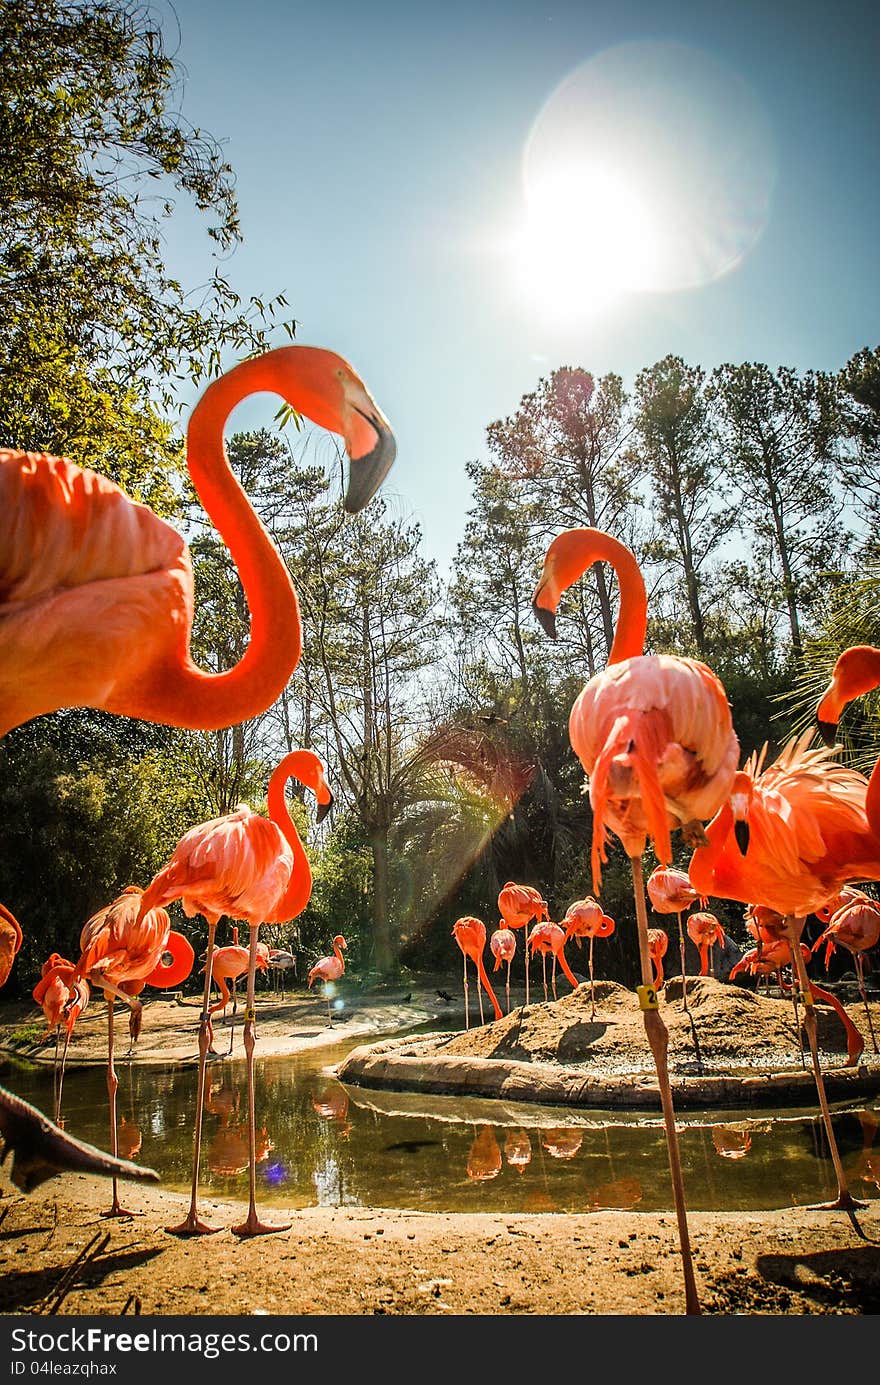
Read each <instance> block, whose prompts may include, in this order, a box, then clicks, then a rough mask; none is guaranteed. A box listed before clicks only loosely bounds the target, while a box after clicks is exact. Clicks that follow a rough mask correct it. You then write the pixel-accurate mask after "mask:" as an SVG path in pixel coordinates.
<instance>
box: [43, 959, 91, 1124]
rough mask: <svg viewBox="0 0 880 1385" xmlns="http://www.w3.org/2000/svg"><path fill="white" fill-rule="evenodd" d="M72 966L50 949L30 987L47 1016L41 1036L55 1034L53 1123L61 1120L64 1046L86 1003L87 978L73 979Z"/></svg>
mask: <svg viewBox="0 0 880 1385" xmlns="http://www.w3.org/2000/svg"><path fill="white" fill-rule="evenodd" d="M74 971H75V967H74V965H73V962H70V961H68V960H67V958H66V957H62V956H61V954H60V953H59V952H53V953H52V955H51V956H50V957H48V958H47V960H46V961H45V962H44V963H43V966H42V969H41V978H40V980H39V981H38V982H37V984H36V986H35V987H34V989H33V992H32V994H33V998H34V1000H35V1001H36V1003H37V1005H39V1007H40V1009H41V1010H42V1012H43V1014H44V1015H45V1017H46V1033H45V1034H44V1035H43V1042H44V1043H45V1042H46V1040H47V1039H49V1038H50V1037H51V1035H52V1034H53V1033H54V1035H55V1067H54V1073H55V1078H56V1091H55V1115H54V1120H55V1124H56V1125H60V1123H61V1088H62V1086H63V1085H64V1067H65V1064H66V1062H67V1048H68V1045H69V1043H70V1035H71V1033H72V1032H73V1026H74V1025H75V1024H76V1022H77V1020H78V1019H79V1017H80V1015H81V1014H82V1012H83V1010H85V1008H86V1006H87V1005H88V1003H89V994H90V993H89V986H88V982H87V981H82V980H76V979H75V978H74V975H73V973H74ZM62 1025H63V1027H64V1031H65V1037H64V1053H63V1055H62V1058H61V1072H60V1075H59V1072H58V1039H59V1034H60V1030H61V1027H62Z"/></svg>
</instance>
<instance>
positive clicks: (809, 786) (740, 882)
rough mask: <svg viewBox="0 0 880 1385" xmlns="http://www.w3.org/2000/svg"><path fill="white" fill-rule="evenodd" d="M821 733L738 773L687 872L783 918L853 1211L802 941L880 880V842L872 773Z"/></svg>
mask: <svg viewBox="0 0 880 1385" xmlns="http://www.w3.org/2000/svg"><path fill="white" fill-rule="evenodd" d="M812 736H813V731H812V730H811V729H808V730H807V731H805V732H804V733H803V734H802V735H800V736H798V737H795V738H792V739H791V740H790V741H789V742H788V743H787V744H786V745H785V747H784V748H783V750H782V752H781V753H780V755H779V756H777V758H776V760H775V761H774V762H773V763H772V764H771V765H769V766H767V767H766V768H765V767H764V760H765V757H766V751H767V747H766V745H765V746H764V748H763V749H762V750H761V752H760V753H758V754H754V755H751V756H750V757H749V759H748V761H747V762H746V765H745V767H744V769H743V770H741V771H739V772H738V773H737V774H736V776H735V777H734V782H733V788H732V792H731V795H730V798H729V800H728V802H727V803H725V804H724V806H723V807H722V808H721V809H720V810H719V812H718V813H717V814H716V815H715V817H714V818H713V820H712V822H710V823H709V825H708V827H707V828H706V844H705V845H704V846H699V847H697V849H696V851H695V852H694V854H693V856H692V858H691V863H690V867H689V869H688V874H689V875H690V879H691V884H692V885H693V886H694V888H695V889H696V890H697V891H698V892H699V893H700V894H701V895H705V896H708V895H715V896H718V897H720V898H722V899H739V900H742V901H743V902H744V903H748V902H754V903H757V904H762V905H764V906H765V907H767V908H769V909H773V910H775V911H776V912H777V913H779V914H781V915H782V916H783V918H784V920H785V925H784V927H785V935H786V937H787V940H788V942H789V944H790V949H791V956H792V958H793V959H794V965H795V967H796V969H797V976H798V984H799V986H800V988H801V991H802V993H803V994H802V999H803V1000H804V1004H805V1006H806V1015H805V1019H804V1028H805V1030H806V1032H807V1039H808V1041H809V1045H810V1056H811V1061H812V1066H813V1075H814V1078H815V1082H816V1091H817V1093H818V1097H819V1105H820V1108H821V1111H822V1120H823V1124H824V1126H825V1133H826V1136H827V1139H828V1145H829V1149H830V1150H831V1157H832V1161H833V1164H834V1170H835V1174H836V1176H837V1183H838V1196H837V1200H836V1201H835V1202H833V1203H828V1204H826V1206H827V1208H828V1209H839V1210H843V1211H852V1210H853V1209H854V1208H855V1207H857V1206H858V1205H859V1204H858V1203H857V1202H855V1200H854V1199H853V1197H852V1195H851V1194H850V1192H849V1189H848V1187H847V1182H846V1173H845V1171H844V1167H843V1163H842V1160H841V1158H840V1152H839V1150H838V1147H837V1140H836V1139H835V1136H834V1129H833V1126H832V1123H831V1113H830V1110H829V1107H828V1101H827V1097H826V1094H825V1084H824V1080H823V1078H822V1070H821V1067H820V1065H819V1055H818V1045H817V1038H816V1016H815V1014H814V1013H813V1004H812V993H811V989H810V982H809V978H808V977H807V972H806V967H805V965H804V958H803V955H802V953H801V948H800V946H799V941H800V935H801V933H802V932H803V927H804V923H805V920H806V916H807V914H810V913H813V912H814V911H815V910H816V909H818V908H820V907H821V906H823V905H825V904H827V903H828V901H829V900H830V899H832V898H834V897H835V896H836V895H837V893H838V892H839V890H840V888H841V886H842V885H843V884H846V883H847V882H848V881H851V880H860V879H861V880H864V879H877V878H878V876H880V838H878V837H877V836H875V835H874V833H873V831H872V830H871V827H870V824H869V822H868V819H867V816H866V811H865V796H866V790H867V787H868V784H867V780H866V779H865V777H864V775H861V774H857V773H856V771H855V770H851V769H848V768H847V767H846V766H844V765H841V764H838V763H836V762H835V761H834V760H833V758H832V753H831V751H829V750H828V749H827V748H826V747H822V746H820V747H817V748H812V747H811V745H810V742H811V740H812Z"/></svg>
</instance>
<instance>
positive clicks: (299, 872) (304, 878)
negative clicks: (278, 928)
mask: <svg viewBox="0 0 880 1385" xmlns="http://www.w3.org/2000/svg"><path fill="white" fill-rule="evenodd" d="M304 763H305V761H304V758H303V752H302V751H301V750H292V751H291V752H290V754H289V755H285V756H284V759H283V760H281V761H279V763H278V764H277V765H276V766H275V769H274V770H273V771H272V777H271V779H270V780H269V788H268V790H267V793H266V806H267V808H268V810H269V817H270V818H271V819H272V821H273V822H274V823H275V826H276V827H277V828H278V830H279V831H280V832H281V833H282V835H283V836H284V837H285V838H286V840H287V842H288V843H289V845H290V849H291V851H292V853H293V870H292V871H291V875H290V885H289V886H288V888H287V891H286V893H285V895H284V897H283V898H282V899H281V900H280V901H279V903H278V908H277V909H276V910H275V913H276V915H277V917H278V919H279V921H282V922H286V921H287V920H288V919H292V918H296V917H297V915H299V914H301V913H302V911H303V909H304V908H305V907H306V905H307V904H308V902H309V899H310V898H311V894H312V868H311V866H310V865H309V858H308V856H307V855H306V849H305V847H304V846H303V844H302V839H301V837H300V835H299V832H298V831H297V829H296V824H295V823H294V821H293V818H292V817H291V816H290V812H289V810H288V807H287V798H286V795H285V792H284V790H285V787H286V784H287V781H288V779H296V780H297V782H298V783H300V784H305V785H306V787H308V782H307V780H305V779H304V778H302V777H301V775H302V774H303V773H304ZM333 950H334V952H335V951H336V948H335V947H334V949H333Z"/></svg>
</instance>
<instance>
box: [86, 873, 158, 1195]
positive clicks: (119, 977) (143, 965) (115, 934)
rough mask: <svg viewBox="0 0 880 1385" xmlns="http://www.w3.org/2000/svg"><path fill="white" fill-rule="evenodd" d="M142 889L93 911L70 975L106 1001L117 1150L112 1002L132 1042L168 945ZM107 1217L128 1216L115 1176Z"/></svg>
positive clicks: (110, 1091)
mask: <svg viewBox="0 0 880 1385" xmlns="http://www.w3.org/2000/svg"><path fill="white" fill-rule="evenodd" d="M143 899H144V892H143V890H141V889H140V887H139V886H137V885H128V886H127V887H126V888H125V889H124V890H123V891H122V893H121V894H120V895H117V897H116V899H114V900H112V901H111V902H110V903H109V904H105V905H104V907H103V909H99V910H98V911H97V913H95V914H92V916H91V918H90V919H88V920H87V921H86V923H85V924H84V925H83V928H82V932H81V933H80V938H79V945H80V949H81V951H80V957H79V961H78V962H77V964H76V967H75V969H74V972H73V978H72V979H73V981H79V980H84V981H87V982H88V983H89V985H90V986H100V987H101V989H102V990H103V992H104V999H105V1000H106V1001H107V1092H108V1096H109V1104H110V1148H111V1151H112V1152H113V1154H114V1156H115V1155H117V1154H118V1153H119V1143H118V1137H117V1129H116V1091H117V1088H118V1086H119V1079H118V1078H117V1076H116V1068H115V1066H114V1063H113V1021H114V1013H113V1007H114V1002H115V1000H116V999H117V998H118V999H120V1000H122V1001H124V1002H125V1004H126V1005H128V1007H129V1010H130V1015H129V1022H128V1032H129V1035H130V1037H131V1047H130V1049H129V1052H131V1050H132V1049H133V1048H134V1045H135V1043H136V1042H137V1038H138V1035H139V1034H140V1031H141V1022H142V1019H143V1006H142V1004H141V1002H140V1000H138V999H137V997H138V996H139V995H140V993H141V991H142V990H143V989H144V986H145V985H146V984H147V978H148V977H149V976H151V975H152V973H153V972H154V971H155V970H156V967H157V966H158V965H159V962H160V960H161V958H162V954H163V953H164V952H165V949H166V947H167V946H168V941H169V934H170V932H171V920H170V918H169V917H168V913H167V911H166V910H165V909H162V908H152V907H147V908H145V909H142V904H143ZM101 1215H102V1216H105V1217H120V1216H129V1215H130V1213H128V1212H126V1211H125V1209H124V1208H123V1207H122V1206H121V1205H120V1202H119V1192H118V1185H117V1180H116V1179H115V1178H114V1179H113V1201H112V1203H111V1206H110V1210H109V1212H103V1213H102V1214H101Z"/></svg>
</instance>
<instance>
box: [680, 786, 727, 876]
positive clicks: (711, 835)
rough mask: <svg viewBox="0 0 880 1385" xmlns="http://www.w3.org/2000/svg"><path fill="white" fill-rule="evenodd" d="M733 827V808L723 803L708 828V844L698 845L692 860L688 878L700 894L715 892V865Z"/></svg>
mask: <svg viewBox="0 0 880 1385" xmlns="http://www.w3.org/2000/svg"><path fill="white" fill-rule="evenodd" d="M732 828H733V808H732V807H731V805H730V802H729V801H728V802H727V803H725V804H723V805H722V807H721V808H720V809H719V811H718V812H717V813H716V815H715V817H714V818H713V820H712V821H711V822H710V823H709V825H708V826H707V828H706V844H705V845H703V846H698V847H697V849H696V850H695V852H694V854H693V856H692V857H691V860H690V865H689V867H688V879H689V880H690V882H691V885H692V886H693V888H694V889H695V890H696V892H697V894H698V895H700V896H708V895H711V894H713V893H714V890H713V886H714V883H715V881H714V873H715V867H716V865H717V863H718V861H719V859H720V857H721V853H722V851H723V849H724V843H725V842H726V840H727V837H728V833H729V832H730V831H731V829H732Z"/></svg>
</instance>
